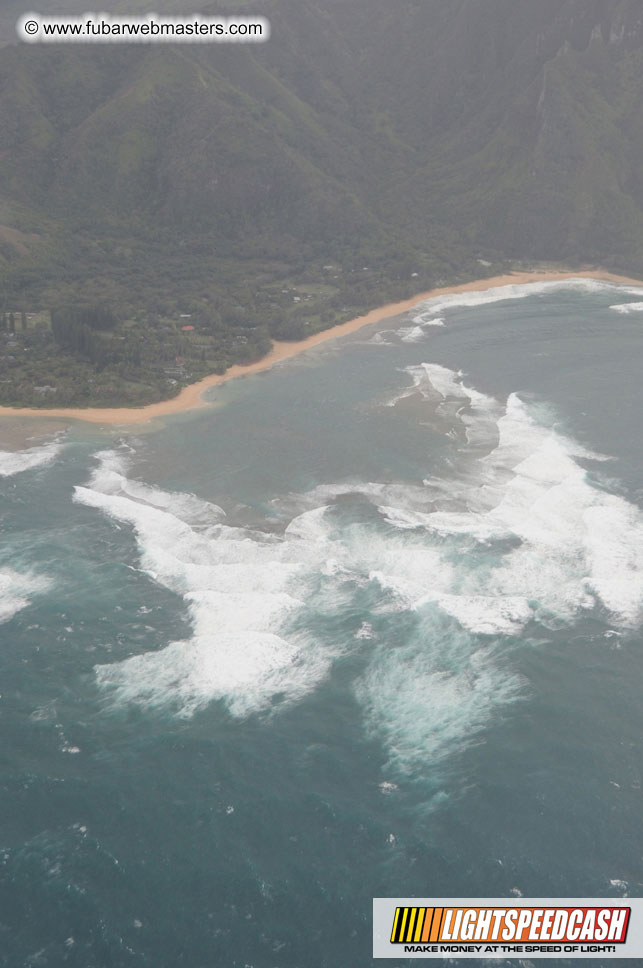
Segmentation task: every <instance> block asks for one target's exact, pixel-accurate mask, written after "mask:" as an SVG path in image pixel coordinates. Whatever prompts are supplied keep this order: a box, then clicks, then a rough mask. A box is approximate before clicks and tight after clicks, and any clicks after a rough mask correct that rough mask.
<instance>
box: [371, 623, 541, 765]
mask: <svg viewBox="0 0 643 968" xmlns="http://www.w3.org/2000/svg"><path fill="white" fill-rule="evenodd" d="M355 694H356V697H357V699H358V701H359V702H360V703H361V705H362V708H363V710H364V716H365V721H366V727H367V729H368V731H369V732H370V733H371V734H372V735H373V736H375V737H376V738H379V739H380V740H382V741H383V743H384V745H385V747H386V749H387V751H388V763H387V769H389V770H394V771H395V772H397V773H402V774H406V775H409V774H410V775H414V774H417V773H418V771H419V775H420V776H422V777H425V778H426V777H427V767H428V766H431V767H433V768H434V769H435V768H436V767H437V768H438V771H439V770H440V767H442V765H443V764H445V762H447V761H449V760H451V759H452V758H453V757H454V756H455V755H457V754H458V753H461V752H462V751H463V750H464V749H465V748H466V747H468V746H470V745H471V743H472V742H475V740H476V739H477V736H478V734H479V733H480V732H481V731H482V730H483V729H484V728H485V727H486V726H488V725H489V723H490V722H491V720H492V719H493V718H494V717H495V716H496V715H497V713H498V710H499V709H501V708H502V707H503V706H506V705H509V704H511V703H514V702H515V701H516V700H518V699H520V698H521V696H522V694H523V685H522V682H521V680H520V679H519V677H518V676H516V675H515V674H512V673H511V672H510V671H507V670H506V667H503V665H501V664H500V663H499V662H498V661H497V659H496V656H495V655H494V652H493V650H492V648H490V647H477V646H476V644H475V640H473V639H472V638H471V636H469V635H467V634H466V633H464V632H458V630H457V629H454V628H452V627H450V626H449V625H447V624H445V623H444V622H443V621H441V620H440V618H439V615H435V614H434V615H433V616H432V617H431V620H430V621H429V622H428V624H427V625H426V626H425V627H424V628H423V629H422V632H421V633H420V634H419V635H418V637H417V638H414V639H412V640H411V641H410V642H408V643H407V644H406V645H404V646H403V647H401V648H399V649H390V648H380V649H378V650H377V652H376V654H375V656H374V660H373V662H372V663H371V665H370V666H369V668H368V669H367V671H366V673H365V674H364V675H363V676H362V677H361V678H360V680H359V681H358V682H357V684H356V687H355ZM434 776H435V775H434Z"/></svg>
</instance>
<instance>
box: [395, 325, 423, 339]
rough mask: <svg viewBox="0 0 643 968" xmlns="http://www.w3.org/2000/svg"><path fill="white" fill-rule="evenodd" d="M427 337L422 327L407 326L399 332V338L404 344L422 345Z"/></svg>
mask: <svg viewBox="0 0 643 968" xmlns="http://www.w3.org/2000/svg"><path fill="white" fill-rule="evenodd" d="M426 335H427V334H426V332H425V331H424V330H423V329H422V327H421V326H405V327H403V328H402V329H399V330H398V336H399V337H400V339H401V340H402V342H403V343H421V342H422V341H423V340H424V339H426Z"/></svg>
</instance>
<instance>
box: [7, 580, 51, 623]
mask: <svg viewBox="0 0 643 968" xmlns="http://www.w3.org/2000/svg"><path fill="white" fill-rule="evenodd" d="M48 587H49V582H48V581H47V580H46V579H44V578H37V577H35V576H34V575H22V574H19V573H18V572H15V571H13V570H9V569H7V570H3V571H0V624H3V623H4V622H8V621H10V620H11V619H12V618H13V616H14V615H17V614H18V612H20V611H22V610H23V609H24V608H27V607H28V606H29V605H30V604H31V598H30V596H32V595H36V594H38V593H42V592H44V591H46V589H47V588H48Z"/></svg>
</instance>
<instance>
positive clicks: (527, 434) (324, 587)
mask: <svg viewBox="0 0 643 968" xmlns="http://www.w3.org/2000/svg"><path fill="white" fill-rule="evenodd" d="M408 373H409V375H410V376H411V378H412V380H413V384H414V388H415V389H416V392H417V391H418V390H419V392H421V393H422V394H423V395H425V397H426V399H427V400H429V399H430V400H432V401H433V402H434V403H435V405H436V408H437V409H438V410H441V411H442V412H443V413H444V416H445V419H448V420H452V421H455V422H457V421H460V422H461V423H462V424H463V425H464V427H465V428H466V431H467V434H466V436H467V440H468V444H467V446H465V447H463V448H460V451H461V453H462V463H463V469H462V471H460V469H458V470H457V471H456V470H455V469H454V467H453V465H450V472H449V478H448V479H446V478H445V479H444V480H433V479H432V480H430V481H428V482H427V483H426V484H424V485H420V484H416V485H404V484H386V483H377V482H373V483H370V484H365V483H363V482H359V481H353V482H348V483H344V484H330V485H323V486H320V487H317V488H315V489H314V490H313V491H310V492H308V493H307V494H304V495H289V496H288V497H287V498H285V499H284V500H283V501H282V502H277V505H279V503H280V505H281V506H280V507H278V510H279V511H280V512H281V513H282V514H283V515H284V516H285V515H286V514H287V515H288V516H289V517H290V518H291V520H290V523H289V524H288V526H287V527H286V528H285V531H284V533H283V534H282V535H275V534H264V533H262V532H258V531H252V530H250V529H246V528H235V527H230V526H228V525H226V524H224V523H223V522H222V512H221V510H220V509H219V508H217V506H216V505H208V504H207V502H200V499H196V498H190V501H188V503H187V504H186V503H185V496H183V495H172V494H169V493H168V492H165V491H160V490H159V489H157V488H152V487H150V486H149V485H146V484H142V483H141V482H136V481H132V480H130V479H129V478H128V477H127V474H126V466H125V464H124V463H123V461H122V459H121V458H120V457H119V456H118V455H114V454H113V453H110V454H104V455H103V456H102V458H101V460H100V464H99V467H98V470H97V471H96V473H95V474H94V475H93V477H92V480H91V481H90V486H89V487H83V488H77V489H76V494H75V499H76V500H77V501H78V502H80V503H82V504H85V505H87V506H90V507H94V508H96V509H99V510H100V511H101V512H102V513H104V514H107V515H109V516H111V517H112V518H114V519H115V520H117V521H119V522H126V523H128V524H129V525H131V526H132V527H133V529H134V532H135V534H136V538H137V541H138V544H139V549H140V557H141V567H142V568H143V569H145V570H146V571H147V572H148V573H149V574H150V575H151V576H153V577H154V579H155V580H156V581H157V582H159V583H160V584H162V585H163V586H164V587H166V588H168V589H171V590H172V591H174V592H176V593H177V594H179V595H181V596H182V597H183V600H184V602H185V607H186V609H187V612H188V616H189V619H190V623H191V633H190V637H189V639H187V640H186V641H180V642H173V643H171V644H170V645H168V646H167V647H166V648H164V649H163V650H161V651H159V652H151V653H146V654H143V655H138V656H134V657H132V658H130V659H127V660H125V661H124V662H120V663H115V664H113V665H110V666H100V667H98V668H97V670H96V672H97V678H98V682H99V683H100V684H101V685H102V686H103V687H105V688H108V689H109V690H110V691H111V694H112V696H113V697H114V698H115V699H116V700H118V701H125V702H131V701H135V702H140V703H145V704H150V705H170V706H172V707H174V708H176V709H177V710H178V711H179V712H180V713H181V714H183V715H190V714H192V713H193V712H194V711H195V710H198V709H199V708H202V707H203V706H204V705H206V704H207V703H209V702H211V701H212V700H213V699H219V700H222V701H223V702H225V703H226V704H227V706H228V708H229V709H230V711H231V712H232V713H233V714H234V715H238V716H244V715H248V714H250V713H254V712H258V711H262V710H266V709H270V708H272V707H273V706H274V704H275V698H276V697H278V701H279V702H284V701H290V702H292V701H294V700H297V699H299V698H301V697H303V696H304V695H305V694H306V693H307V692H309V691H310V690H312V689H314V688H315V687H316V686H318V685H319V683H320V682H321V681H322V680H323V679H324V678H325V677H326V676H327V674H328V671H329V668H330V666H331V664H332V662H333V660H334V659H335V658H336V657H337V656H338V655H341V654H343V653H344V652H346V651H347V650H355V649H358V650H360V652H363V653H364V655H365V656H366V657H367V658H366V659H365V661H366V662H367V664H366V669H365V672H364V673H363V675H362V676H361V677H360V679H359V681H358V682H357V684H356V686H355V693H356V696H357V698H358V700H359V702H360V704H361V706H362V709H363V714H364V718H365V723H366V726H367V728H368V729H369V730H370V731H371V733H372V734H373V735H374V736H377V737H379V738H380V739H381V740H382V741H383V742H384V744H385V746H386V748H387V750H388V756H389V762H390V764H391V768H393V769H397V770H399V771H403V772H409V771H410V772H413V771H414V770H415V769H416V767H417V766H418V765H419V764H423V765H426V764H427V763H435V764H438V765H439V764H443V763H445V762H446V761H447V759H448V757H449V756H451V755H453V754H454V753H457V752H458V750H461V749H463V748H465V747H466V745H467V744H469V743H471V742H472V741H475V738H476V736H478V734H479V733H480V731H481V730H482V729H484V728H485V726H487V725H488V723H489V722H491V721H492V719H493V718H494V716H495V715H496V713H497V712H498V711H499V710H501V709H502V708H503V707H505V706H507V705H508V704H510V703H513V702H515V701H516V700H517V699H518V698H520V696H521V695H522V694H523V686H522V683H521V681H520V679H519V678H518V677H517V676H516V675H515V674H514V673H513V672H512V671H511V668H510V663H507V661H506V653H502V652H500V651H499V649H500V647H501V643H504V645H503V646H502V647H503V648H505V649H506V648H509V646H508V645H507V643H508V642H511V640H512V639H513V640H514V641H517V640H518V638H519V637H520V636H521V635H524V630H525V627H526V626H527V625H528V624H529V623H530V622H532V621H534V622H541V623H544V624H545V625H560V623H563V622H572V621H574V619H575V618H576V617H577V616H578V615H579V614H582V613H583V611H584V610H585V609H589V608H594V607H596V606H599V607H601V608H603V609H604V610H606V611H608V612H609V613H610V614H609V620H610V622H611V623H612V624H614V625H615V626H616V627H617V628H619V627H620V628H627V627H633V626H635V625H637V624H638V623H639V622H640V621H641V619H642V618H643V614H642V612H641V609H642V604H643V517H642V516H641V514H640V512H639V511H638V509H637V508H635V507H634V506H633V505H631V504H629V503H628V502H627V501H625V500H624V499H623V498H621V497H618V496H616V495H613V494H611V493H609V492H608V491H607V490H605V489H604V488H602V487H601V486H599V485H598V484H595V483H594V482H593V479H592V477H591V476H590V475H589V474H588V472H587V471H586V470H585V469H584V467H583V466H582V465H581V463H580V462H586V461H597V460H600V459H601V457H600V455H597V454H594V453H592V452H590V451H588V450H587V449H586V448H584V447H583V446H581V445H580V444H579V443H577V442H576V441H574V440H572V439H570V438H568V437H566V436H564V435H563V434H562V433H560V432H559V431H558V430H557V429H556V427H555V426H554V423H553V420H552V419H551V416H549V415H547V414H546V412H544V411H539V410H537V409H535V408H534V407H533V406H530V405H528V404H527V403H525V402H524V401H523V400H521V399H520V397H519V396H517V395H516V394H512V395H511V396H510V397H509V399H508V400H507V402H506V404H502V403H500V402H499V401H498V400H495V399H494V398H492V397H491V396H488V395H486V394H483V393H481V392H479V391H477V390H475V389H473V388H471V387H469V386H467V385H466V383H465V380H464V378H463V376H462V374H459V373H455V372H453V371H451V370H448V369H446V368H445V367H440V366H436V365H435V364H426V365H423V366H420V367H413V368H409V371H408ZM481 441H484V442H485V445H486V446H485V448H484V449H482V448H481V447H480V446H479V445H480V443H481ZM452 475H453V476H452ZM351 496H352V497H351ZM341 498H343V500H340V499H341ZM353 499H354V500H353ZM193 502H197V503H193ZM369 505H370V506H374V507H375V508H377V513H376V512H375V511H374V510H373V508H372V507H371V508H370V509H369ZM365 507H366V509H367V510H366V511H365ZM284 508H286V509H287V510H286V511H284ZM436 508H438V509H436ZM204 524H205V527H203V525H204ZM357 595H359V596H360V598H359V602H360V604H359V605H357V604H356V603H357V601H358V599H357V597H356V596H357ZM365 600H368V601H370V602H371V611H372V616H366V617H368V618H371V621H370V622H365V621H364V618H365V616H364V615H363V602H364V601H365ZM355 608H357V614H358V615H359V622H360V623H362V624H361V626H358V625H356V624H355V623H354V622H353V621H352V619H353V613H352V612H351V610H352V609H355ZM397 612H399V613H400V614H402V613H405V615H404V619H403V621H404V622H405V623H408V628H409V629H410V632H409V634H408V635H407V636H406V638H405V639H403V640H402V643H401V644H395V645H394V644H393V643H392V642H390V641H388V640H387V637H386V636H385V635H382V634H381V631H380V623H387V622H397V617H396V613H397ZM322 616H323V618H324V621H325V620H326V618H329V619H331V620H332V623H334V625H333V627H336V626H337V622H338V620H339V619H341V617H343V616H347V617H348V621H347V623H346V626H347V628H346V632H345V636H344V638H342V634H340V633H337V635H336V638H335V641H334V642H333V643H332V645H329V644H328V642H327V641H325V640H323V638H320V635H319V634H318V632H317V629H318V627H319V622H320V617H322ZM374 617H377V635H374V633H373V625H374V624H375V621H374ZM356 628H358V631H357V632H356V631H355V630H356ZM414 629H415V631H413V630H414Z"/></svg>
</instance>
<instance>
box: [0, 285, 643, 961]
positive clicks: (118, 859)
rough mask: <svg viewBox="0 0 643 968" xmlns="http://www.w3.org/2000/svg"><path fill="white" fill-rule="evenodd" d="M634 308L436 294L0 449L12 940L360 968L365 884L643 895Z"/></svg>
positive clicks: (585, 296) (40, 955) (59, 950)
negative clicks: (391, 314)
mask: <svg viewBox="0 0 643 968" xmlns="http://www.w3.org/2000/svg"><path fill="white" fill-rule="evenodd" d="M642 298H643V289H638V288H636V287H627V286H614V285H611V284H607V283H603V282H598V281H594V280H579V281H572V282H565V283H538V284H531V285H528V286H513V287H505V288H503V289H496V290H490V291H488V292H481V293H461V294H458V295H451V296H443V297H439V298H437V299H434V300H432V301H430V302H427V303H425V304H423V305H422V306H421V307H419V308H418V309H417V310H414V311H413V312H412V313H411V314H409V315H407V316H405V317H403V318H399V319H396V320H394V321H390V320H389V321H386V322H383V323H379V324H377V325H374V326H370V327H366V328H364V329H362V330H359V331H358V332H356V333H354V334H352V335H351V336H350V337H346V338H343V339H341V340H336V341H332V342H328V343H326V344H324V345H322V346H319V347H317V348H316V349H314V350H312V351H309V352H307V353H306V354H303V355H301V356H300V357H297V358H294V359H292V360H289V361H287V362H286V363H283V364H280V365H278V366H276V367H274V368H273V369H272V370H270V371H267V372H265V373H262V374H261V375H256V376H253V377H250V378H246V379H241V380H236V381H233V382H230V383H226V384H223V385H221V386H219V387H217V388H216V389H215V390H213V391H209V392H210V395H211V398H212V399H213V400H214V401H215V403H216V406H214V407H213V408H212V409H208V410H205V411H201V412H195V413H191V414H182V415H177V416H175V417H173V418H170V419H168V420H167V421H166V422H165V425H164V426H161V427H160V428H159V429H152V430H150V428H146V427H141V428H137V429H136V430H135V431H134V432H129V433H125V434H123V433H120V432H118V431H117V430H113V431H103V430H100V429H98V428H96V427H89V426H87V425H82V424H77V425H76V426H75V427H74V428H72V429H70V430H69V431H67V432H65V433H60V434H57V435H55V436H54V437H52V438H51V439H49V440H47V441H45V442H44V443H43V442H37V443H34V444H33V446H31V447H30V448H29V449H28V450H26V451H22V452H10V451H8V450H7V451H2V452H0V493H1V495H2V503H1V505H0V514H1V517H0V526H1V529H2V544H1V552H0V663H1V665H2V669H1V676H0V693H1V698H0V716H1V722H2V727H3V734H4V740H3V745H2V766H1V771H0V786H1V790H2V797H1V811H2V823H1V825H0V872H1V877H0V933H1V944H0V965H3V966H7V968H18V966H29V968H31V966H34V968H36V966H63V965H64V966H73V968H76V966H77V968H111V966H114V968H121V966H123V968H166V966H167V968H213V966H217V968H218V966H222V968H361V966H367V965H369V964H371V963H372V958H371V904H372V898H373V897H397V896H404V897H410V896H417V897H481V898H485V897H507V898H512V897H519V896H524V897H530V896H531V897H579V896H580V897H582V896H587V897H614V898H622V897H626V896H628V895H631V896H638V895H640V893H641V889H642V886H643V884H642V882H643V857H642V836H641V835H642V817H643V809H642V792H641V776H642V769H643V764H642V756H641V747H642V741H641V737H642V736H643V704H641V702H640V696H641V688H642V686H643V648H642V642H641V631H640V629H641V623H642V621H643V512H642V507H643V438H642V437H641V434H640V414H641V411H642V409H643V381H642V380H641V360H642V359H643V354H642V349H643V302H641V299H642ZM406 963H408V962H406V961H405V960H404V959H402V958H401V959H399V961H391V962H390V964H391V965H395V964H399V965H402V964H406ZM452 963H455V962H452ZM465 963H466V964H468V965H472V964H475V963H476V962H471V961H469V962H463V964H465ZM482 963H483V962H480V964H482ZM493 963H494V964H496V965H501V964H502V962H501V961H496V962H493ZM513 963H514V964H515V963H516V962H513ZM548 963H549V964H552V965H553V964H556V962H554V961H550V962H548ZM558 963H559V964H564V963H565V962H564V961H562V960H561V961H560V962H558ZM581 963H582V962H575V964H577V965H578V964H581ZM590 963H591V964H593V965H594V966H597V965H599V964H601V962H600V959H599V960H596V961H593V962H590ZM608 963H610V962H605V964H608ZM522 964H523V965H528V964H529V962H527V961H523V962H522Z"/></svg>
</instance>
